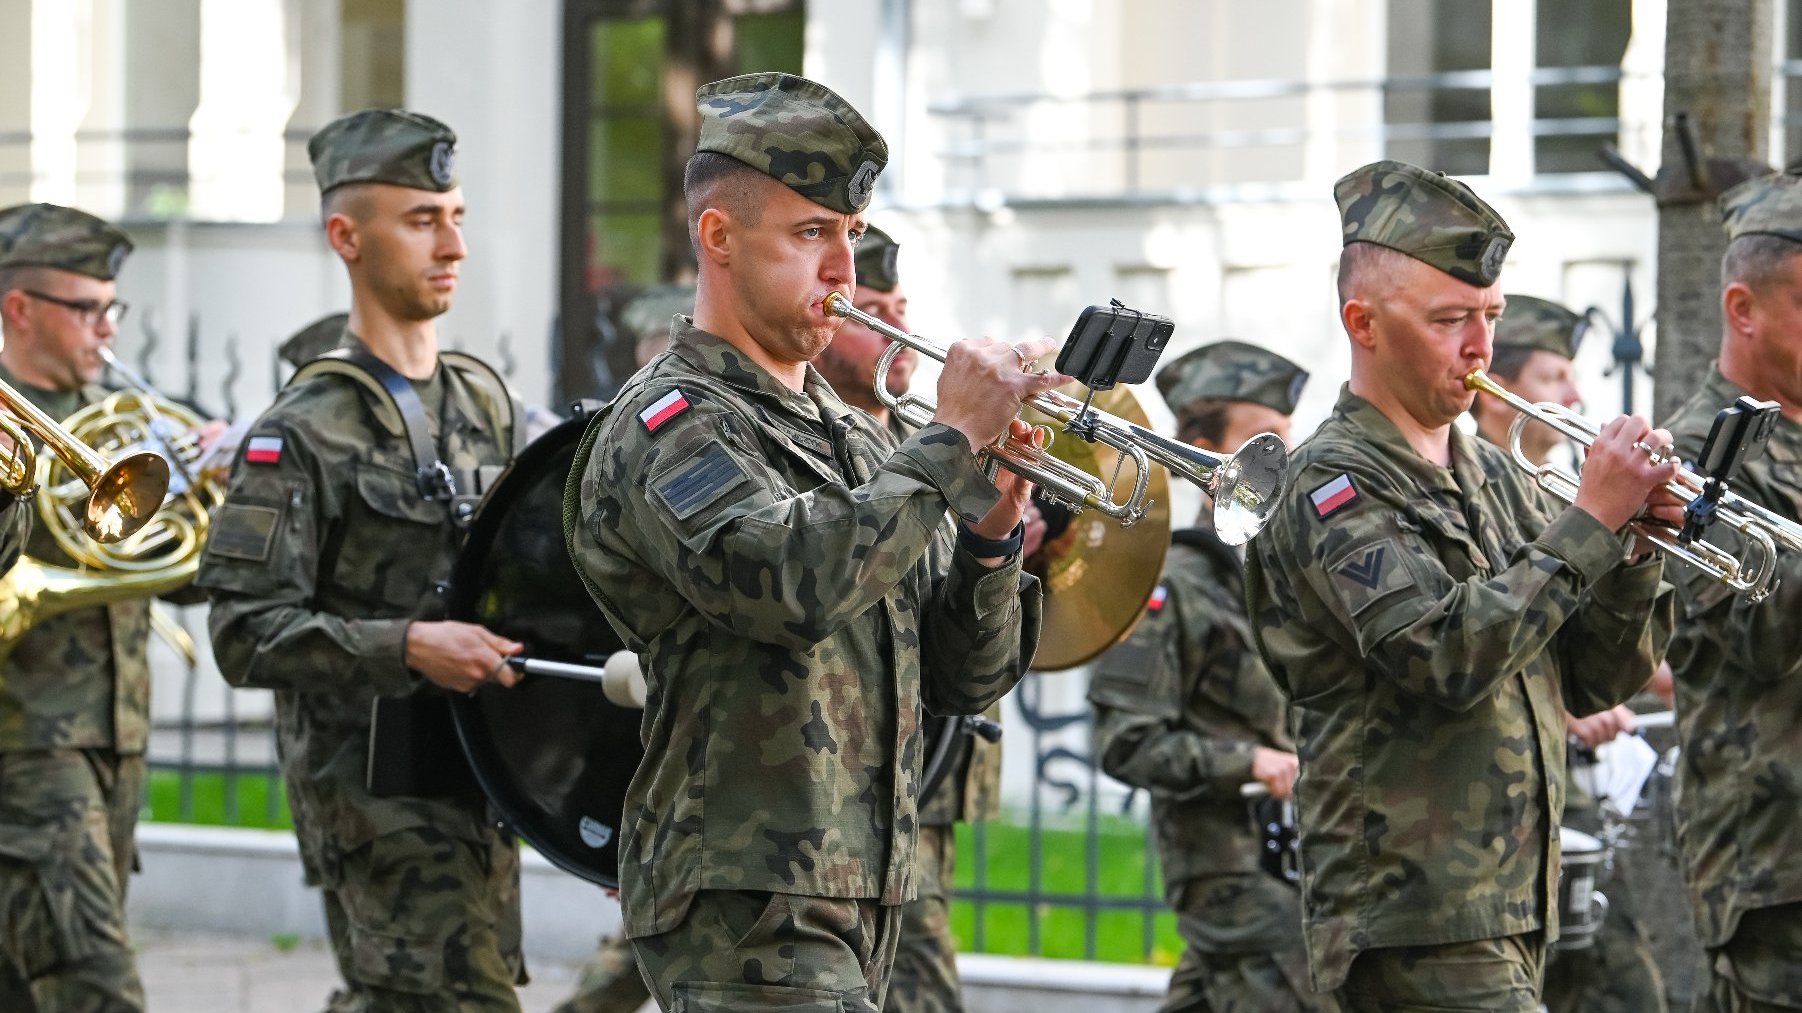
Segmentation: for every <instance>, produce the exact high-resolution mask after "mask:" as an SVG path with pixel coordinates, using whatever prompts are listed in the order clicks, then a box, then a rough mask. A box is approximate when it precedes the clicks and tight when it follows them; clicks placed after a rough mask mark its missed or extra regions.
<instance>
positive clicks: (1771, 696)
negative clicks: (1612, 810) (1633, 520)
mask: <svg viewBox="0 0 1802 1013" xmlns="http://www.w3.org/2000/svg"><path fill="white" fill-rule="evenodd" d="M1744 393H1745V391H1742V390H1740V389H1739V388H1738V387H1736V386H1735V385H1734V384H1733V383H1732V382H1731V381H1729V380H1727V379H1726V378H1725V377H1723V376H1722V375H1721V373H1720V369H1719V367H1718V366H1717V367H1716V368H1715V369H1713V370H1711V371H1710V372H1709V375H1708V379H1707V381H1706V382H1704V383H1703V385H1702V389H1701V390H1699V391H1697V392H1696V395H1695V396H1694V397H1692V398H1690V400H1689V401H1688V403H1686V404H1685V405H1684V406H1683V407H1682V408H1680V409H1678V410H1677V414H1676V415H1675V416H1674V417H1672V419H1671V420H1670V423H1669V426H1668V428H1669V429H1670V431H1671V436H1672V437H1673V438H1674V439H1675V441H1676V448H1677V451H1678V453H1680V454H1682V455H1683V457H1684V458H1685V459H1686V460H1692V461H1693V460H1695V459H1696V458H1697V457H1698V456H1699V454H1700V452H1701V449H1702V444H1703V442H1704V441H1706V440H1707V438H1708V430H1709V428H1710V427H1711V426H1712V425H1713V424H1714V416H1715V413H1716V412H1718V411H1720V410H1721V409H1722V408H1725V407H1727V406H1729V405H1731V404H1732V403H1733V401H1734V399H1735V398H1738V397H1739V396H1740V395H1742V394H1744ZM1732 488H1733V491H1734V492H1736V493H1738V494H1739V495H1741V496H1744V497H1745V498H1746V499H1749V500H1751V501H1753V502H1755V503H1758V504H1759V505H1761V506H1764V507H1766V508H1767V509H1770V510H1774V511H1776V512H1777V513H1779V514H1781V515H1782V516H1784V517H1786V518H1788V519H1789V520H1791V521H1802V425H1798V424H1797V423H1796V421H1795V420H1793V419H1789V418H1780V419H1778V421H1777V426H1776V429H1775V431H1774V432H1773V434H1772V436H1771V440H1770V442H1769V443H1768V444H1766V447H1765V452H1764V454H1763V455H1762V456H1760V457H1758V458H1757V459H1756V460H1753V461H1749V462H1747V463H1746V464H1745V465H1744V467H1742V468H1741V469H1740V472H1739V474H1738V475H1737V476H1735V478H1734V479H1733V486H1732ZM1706 537H1707V539H1708V540H1709V541H1710V542H1713V543H1715V544H1718V545H1721V546H1723V547H1730V548H1732V549H1735V550H1737V549H1738V548H1739V547H1740V542H1739V540H1738V538H1737V537H1736V536H1735V535H1734V534H1733V533H1732V532H1731V531H1729V530H1727V528H1726V525H1723V524H1717V525H1715V526H1714V527H1711V528H1709V529H1708V534H1707V536H1706ZM1777 558H1778V571H1777V572H1778V576H1779V577H1780V579H1781V581H1782V583H1781V584H1780V585H1779V586H1778V587H1777V590H1776V591H1774V592H1773V593H1772V594H1771V597H1770V598H1768V599H1766V600H1765V601H1763V602H1761V603H1758V604H1751V603H1748V602H1747V601H1746V600H1745V598H1743V597H1739V596H1736V595H1733V594H1731V593H1729V592H1728V590H1727V588H1726V586H1725V585H1723V584H1720V583H1719V582H1717V581H1715V580H1713V579H1712V578H1710V577H1708V576H1707V575H1705V574H1703V573H1702V572H1701V571H1700V570H1697V569H1694V568H1693V567H1688V566H1685V567H1681V568H1680V570H1679V572H1678V573H1677V574H1676V576H1677V578H1678V590H1679V593H1680V595H1681V597H1682V605H1683V612H1684V615H1683V619H1684V621H1683V623H1682V625H1681V627H1680V628H1679V630H1678V635H1677V640H1676V642H1675V644H1674V645H1673V646H1672V648H1671V667H1672V670H1673V671H1674V672H1675V673H1676V676H1677V717H1678V730H1679V733H1680V735H1679V739H1678V741H1679V742H1680V743H1681V744H1682V753H1681V760H1682V762H1681V763H1680V764H1679V765H1678V768H1677V786H1676V787H1677V837H1678V842H1679V844H1680V846H1681V849H1682V852H1683V860H1684V865H1685V866H1686V874H1687V876H1688V879H1689V891H1690V897H1691V902H1692V906H1693V907H1694V909H1695V913H1696V926H1697V929H1698V936H1699V938H1700V941H1701V943H1702V945H1704V946H1721V945H1724V944H1726V942H1727V941H1728V940H1729V939H1731V938H1732V937H1733V933H1734V930H1735V928H1736V927H1737V926H1738V925H1739V919H1740V916H1741V915H1742V914H1744V913H1745V912H1747V911H1750V910H1753V909H1755V908H1761V907H1769V906H1772V905H1776V904H1790V903H1795V902H1797V901H1802V822H1799V821H1798V819H1797V815H1796V814H1797V807H1798V805H1799V804H1802V735H1799V734H1798V726H1799V725H1802V624H1799V623H1797V621H1796V617H1797V615H1798V610H1799V609H1802V565H1799V564H1802V556H1798V555H1797V554H1796V553H1793V552H1779V553H1778V556H1777Z"/></svg>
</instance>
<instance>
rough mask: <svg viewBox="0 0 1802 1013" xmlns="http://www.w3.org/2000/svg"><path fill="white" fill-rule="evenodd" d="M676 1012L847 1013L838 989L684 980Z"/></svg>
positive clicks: (677, 991) (676, 997) (676, 992)
mask: <svg viewBox="0 0 1802 1013" xmlns="http://www.w3.org/2000/svg"><path fill="white" fill-rule="evenodd" d="M673 995H674V1000H675V1001H674V1003H673V1004H672V1005H671V1006H670V1009H671V1011H672V1013H739V1011H748V1013H774V1011H780V1013H847V1011H848V1010H849V1007H847V1006H846V1005H845V1001H844V1000H843V999H842V998H840V997H839V996H838V995H837V994H836V993H833V992H824V991H821V990H819V989H813V988H784V987H782V986H780V985H743V984H736V983H719V982H703V981H681V982H677V983H676V987H675V989H674V991H673Z"/></svg>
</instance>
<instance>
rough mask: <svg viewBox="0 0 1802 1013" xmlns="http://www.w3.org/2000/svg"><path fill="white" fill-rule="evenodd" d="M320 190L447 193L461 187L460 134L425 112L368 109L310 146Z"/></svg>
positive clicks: (330, 126)
mask: <svg viewBox="0 0 1802 1013" xmlns="http://www.w3.org/2000/svg"><path fill="white" fill-rule="evenodd" d="M307 154H308V155H309V156H311V157H312V159H313V178H315V179H317V180H318V181H319V192H320V193H322V194H323V193H328V192H330V191H331V189H332V188H333V187H339V186H343V185H344V184H346V183H392V184H394V185H395V186H406V187H412V188H413V189H415V190H431V191H433V192H435V193H444V192H445V191H447V190H453V189H455V188H456V186H457V135H456V134H455V133H453V132H452V131H451V128H449V127H447V126H445V125H444V124H442V123H440V122H438V121H437V120H435V119H432V118H431V117H430V116H426V115H424V114H422V113H410V112H407V111H406V110H404V109H363V110H360V111H358V112H354V113H351V114H350V115H348V116H341V117H339V118H338V119H335V120H333V121H332V122H330V123H327V124H326V125H325V126H323V127H321V128H320V129H319V132H318V133H316V134H314V135H313V139H312V140H310V141H308V142H307Z"/></svg>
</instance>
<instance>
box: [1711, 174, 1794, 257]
mask: <svg viewBox="0 0 1802 1013" xmlns="http://www.w3.org/2000/svg"><path fill="white" fill-rule="evenodd" d="M1720 206H1721V218H1722V222H1723V225H1724V227H1725V228H1726V230H1727V241H1728V242H1732V241H1733V240H1735V239H1738V238H1739V237H1741V236H1758V235H1763V236H1780V237H1782V238H1784V239H1788V240H1791V241H1794V242H1798V243H1802V177H1797V176H1791V175H1789V174H1788V173H1781V172H1779V173H1773V174H1771V175H1769V176H1760V177H1758V178H1757V179H1748V180H1746V181H1745V182H1744V183H1741V184H1739V185H1738V186H1736V187H1734V188H1733V189H1731V190H1728V191H1727V192H1726V193H1723V194H1721V196H1720Z"/></svg>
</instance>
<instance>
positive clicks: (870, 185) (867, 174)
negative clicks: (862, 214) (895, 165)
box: [845, 158, 882, 211]
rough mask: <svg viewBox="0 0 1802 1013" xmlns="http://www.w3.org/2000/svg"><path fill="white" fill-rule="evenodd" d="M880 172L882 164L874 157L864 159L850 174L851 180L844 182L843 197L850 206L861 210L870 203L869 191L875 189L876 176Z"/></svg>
mask: <svg viewBox="0 0 1802 1013" xmlns="http://www.w3.org/2000/svg"><path fill="white" fill-rule="evenodd" d="M881 174H882V166H880V165H877V164H876V161H875V160H874V159H868V158H866V159H864V163H863V164H862V165H860V166H858V167H857V171H856V172H855V173H853V174H852V176H851V182H849V183H847V184H845V197H846V198H847V199H848V200H849V201H850V202H851V206H852V207H854V208H856V209H857V210H859V211H862V210H863V209H864V207H865V206H867V205H868V204H869V203H870V193H871V191H873V190H874V189H876V177H877V176H879V175H881Z"/></svg>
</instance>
